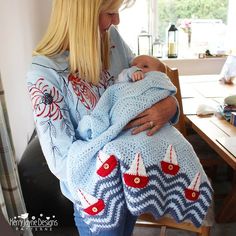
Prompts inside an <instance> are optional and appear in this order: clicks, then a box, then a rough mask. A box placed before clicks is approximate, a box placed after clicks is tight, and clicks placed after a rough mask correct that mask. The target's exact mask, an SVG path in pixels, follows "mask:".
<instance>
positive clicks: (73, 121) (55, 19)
mask: <svg viewBox="0 0 236 236" xmlns="http://www.w3.org/2000/svg"><path fill="white" fill-rule="evenodd" d="M122 3H123V4H125V6H128V5H129V4H131V1H130V0H54V1H53V7H52V14H51V19H50V23H49V26H48V30H47V32H46V34H45V36H44V37H43V39H42V41H41V42H40V43H39V44H38V46H37V47H36V49H35V51H34V57H33V60H32V67H31V70H30V71H29V73H28V88H29V93H30V95H31V100H32V105H33V113H34V118H35V123H36V127H37V132H38V135H39V139H40V143H41V146H42V150H43V152H44V155H45V158H46V160H47V163H48V166H49V168H50V170H51V172H52V173H53V174H54V175H55V176H56V177H57V178H58V179H59V180H60V187H61V191H62V193H63V194H64V195H65V196H66V197H67V198H69V199H70V200H71V201H72V202H75V201H74V199H73V196H72V195H71V193H70V191H69V190H68V183H67V173H66V166H67V158H68V156H71V155H76V150H78V149H79V148H80V147H79V145H78V143H77V140H79V139H80V137H79V134H78V133H77V131H76V128H77V124H78V122H79V121H80V119H81V117H82V116H83V115H86V114H90V112H91V111H92V110H93V108H94V107H95V106H96V103H97V101H98V100H99V98H100V96H101V95H102V93H103V92H104V91H105V90H106V88H107V87H109V86H110V85H112V84H113V81H114V78H116V77H117V76H118V74H119V72H120V71H122V70H123V69H125V68H128V67H129V62H130V61H131V59H132V58H133V56H134V55H133V53H132V52H131V50H130V49H129V48H128V46H127V45H126V44H125V43H124V41H123V40H122V38H121V37H120V35H119V33H118V32H117V30H116V29H115V28H114V27H113V26H112V25H118V24H119V13H118V11H119V8H120V7H121V5H122ZM176 110H177V106H176V100H175V99H174V98H173V97H168V98H167V99H165V100H163V101H161V102H160V103H158V104H155V105H153V106H152V107H151V108H149V109H147V110H146V111H144V112H142V113H141V114H140V115H139V116H137V117H136V119H134V120H133V121H132V122H130V123H129V124H128V125H127V127H126V128H133V131H132V133H133V134H138V133H140V132H142V131H148V134H149V135H153V134H154V133H155V132H157V131H158V129H160V128H161V127H162V126H163V125H164V124H165V123H166V122H168V121H169V120H170V119H171V118H172V117H173V116H174V114H175V113H176ZM114 214H115V213H114ZM135 221H136V217H135V216H132V215H131V214H130V212H129V211H128V209H126V210H125V212H124V217H123V218H122V219H120V223H119V226H118V227H116V228H114V229H111V230H104V231H103V232H100V233H99V234H96V235H101V236H105V235H109V236H121V235H122V236H128V235H131V234H132V231H133V228H134V224H135ZM75 222H76V225H77V227H78V230H79V233H80V235H81V236H84V235H93V233H92V232H91V230H90V229H89V227H88V225H87V224H85V223H84V221H83V218H82V217H81V214H80V211H79V210H78V209H77V208H75Z"/></svg>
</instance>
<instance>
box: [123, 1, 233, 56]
mask: <svg viewBox="0 0 236 236" xmlns="http://www.w3.org/2000/svg"><path fill="white" fill-rule="evenodd" d="M235 9H236V1H235V0H198V1H196V0H137V1H136V3H135V4H134V5H133V6H132V7H131V8H129V9H125V10H123V11H121V12H120V19H121V22H120V25H119V31H120V33H121V35H122V36H123V38H124V39H125V41H126V42H127V43H128V45H129V46H130V47H131V48H132V50H133V51H134V52H136V53H137V52H138V35H139V34H140V32H141V31H146V32H148V33H149V34H150V35H151V36H152V42H154V40H155V39H156V38H159V39H160V41H161V42H162V43H163V49H164V50H163V56H165V55H166V51H167V47H166V45H167V29H168V27H169V25H170V23H174V24H175V25H176V26H177V28H178V39H179V40H178V46H179V50H178V57H182V58H186V57H196V56H197V55H198V54H199V53H203V52H205V51H206V50H207V49H208V50H210V52H211V53H212V54H224V53H225V51H227V50H228V49H229V48H230V47H232V43H234V42H235V41H236V37H235V36H234V37H233V38H232V33H231V34H229V33H230V32H234V31H235V28H236V27H235V26H236V25H235V24H236V23H235V22H236V15H235V12H234V11H233V10H235ZM229 35H230V37H229ZM233 35H235V33H233ZM234 47H236V45H234Z"/></svg>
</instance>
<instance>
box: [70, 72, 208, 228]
mask: <svg viewBox="0 0 236 236" xmlns="http://www.w3.org/2000/svg"><path fill="white" fill-rule="evenodd" d="M175 92H176V88H175V87H174V86H173V84H172V83H171V82H170V80H169V79H168V77H167V76H166V75H165V74H163V73H160V72H149V73H148V75H147V76H146V77H145V79H143V80H141V81H137V82H134V83H132V82H125V83H120V84H115V85H113V86H111V87H109V88H108V89H107V90H106V91H105V92H104V94H103V95H102V97H101V98H100V100H99V102H98V103H97V105H96V107H95V109H94V110H93V112H92V114H90V115H86V116H84V117H83V118H82V120H81V122H80V123H79V125H78V132H79V134H80V136H81V141H79V142H80V149H79V150H77V154H76V155H75V156H73V155H72V154H71V155H70V156H69V160H68V165H67V176H68V186H69V189H70V191H71V193H72V195H73V198H74V199H75V205H76V207H77V208H78V209H79V210H80V211H81V214H82V216H83V218H84V221H85V222H86V223H87V224H88V225H89V226H90V229H91V231H92V232H99V231H100V230H106V229H111V228H114V227H117V226H118V225H119V223H120V219H122V217H123V213H124V208H125V207H128V209H129V210H130V212H131V213H132V214H133V215H140V214H142V213H146V212H150V213H151V214H153V216H154V217H155V218H157V219H158V218H160V217H161V216H163V215H165V214H169V215H171V216H172V217H173V218H174V219H175V220H176V221H177V222H181V221H183V220H186V219H188V220H190V221H192V222H193V223H194V224H195V225H196V226H197V227H199V226H200V225H201V224H202V222H203V220H204V217H205V215H206V213H207V210H208V207H209V206H210V204H211V201H212V187H211V185H210V183H209V181H208V179H207V176H206V174H205V173H204V170H203V168H202V166H201V164H200V162H199V159H198V157H197V156H196V154H195V152H194V150H193V148H192V146H191V145H190V144H189V143H188V142H187V141H186V139H185V138H184V137H183V136H182V134H181V133H180V132H179V131H178V130H176V129H175V128H174V127H173V126H171V125H170V124H169V123H168V124H166V125H165V126H164V127H163V128H162V129H161V130H160V131H158V132H157V133H156V134H154V135H153V136H147V135H146V133H145V132H142V133H140V134H137V135H132V134H131V131H130V130H125V131H124V126H125V125H126V124H127V123H128V122H129V121H130V120H132V119H134V118H135V117H136V116H137V115H138V114H140V113H141V112H142V111H144V110H145V109H147V108H149V107H151V106H152V105H153V104H155V103H157V102H158V101H160V100H162V99H164V98H166V97H167V96H169V95H174V94H175ZM74 153H75V152H74Z"/></svg>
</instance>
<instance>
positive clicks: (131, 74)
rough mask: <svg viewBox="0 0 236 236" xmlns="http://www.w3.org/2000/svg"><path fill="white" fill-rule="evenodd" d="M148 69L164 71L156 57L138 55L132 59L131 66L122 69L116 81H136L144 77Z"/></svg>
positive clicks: (163, 66)
mask: <svg viewBox="0 0 236 236" xmlns="http://www.w3.org/2000/svg"><path fill="white" fill-rule="evenodd" d="M150 71H159V72H163V73H165V72H166V67H165V65H164V64H163V63H162V62H161V61H160V60H159V59H157V58H155V57H152V56H148V55H140V56H137V57H135V58H134V59H133V61H132V62H131V67H130V68H128V69H124V70H123V71H122V72H121V73H120V74H119V76H118V79H117V80H116V83H119V82H127V81H138V80H141V79H143V78H144V76H145V74H146V73H147V72H150Z"/></svg>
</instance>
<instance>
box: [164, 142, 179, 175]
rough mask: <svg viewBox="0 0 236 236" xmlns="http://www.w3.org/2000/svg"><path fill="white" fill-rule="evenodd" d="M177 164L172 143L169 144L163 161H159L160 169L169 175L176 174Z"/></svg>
mask: <svg viewBox="0 0 236 236" xmlns="http://www.w3.org/2000/svg"><path fill="white" fill-rule="evenodd" d="M179 168H180V167H179V165H178V162H177V156H176V153H175V149H174V148H173V146H172V145H169V146H168V148H167V151H166V154H165V157H164V159H163V161H161V169H162V171H163V172H164V173H166V174H169V175H176V174H177V173H178V171H179Z"/></svg>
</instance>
